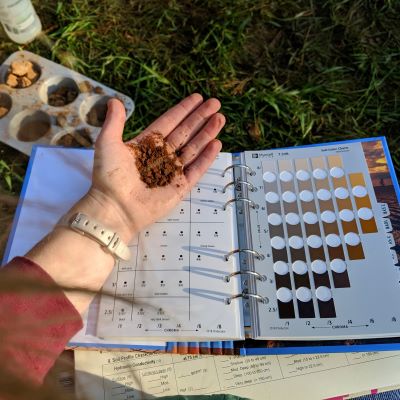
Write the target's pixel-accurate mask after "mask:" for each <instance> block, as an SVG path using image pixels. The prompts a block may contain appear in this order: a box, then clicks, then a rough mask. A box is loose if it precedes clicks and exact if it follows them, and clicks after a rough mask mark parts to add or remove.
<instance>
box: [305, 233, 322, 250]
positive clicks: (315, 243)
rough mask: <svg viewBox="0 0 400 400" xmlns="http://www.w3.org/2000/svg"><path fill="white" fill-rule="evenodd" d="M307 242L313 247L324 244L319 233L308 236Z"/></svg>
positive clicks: (316, 247)
mask: <svg viewBox="0 0 400 400" xmlns="http://www.w3.org/2000/svg"><path fill="white" fill-rule="evenodd" d="M307 244H308V246H309V247H312V248H313V249H318V248H319V247H321V246H322V239H321V238H320V237H319V236H317V235H311V236H309V237H308V238H307Z"/></svg>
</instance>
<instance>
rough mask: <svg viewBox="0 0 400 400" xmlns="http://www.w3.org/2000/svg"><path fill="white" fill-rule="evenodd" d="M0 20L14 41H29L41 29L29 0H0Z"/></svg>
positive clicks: (22, 42)
mask: <svg viewBox="0 0 400 400" xmlns="http://www.w3.org/2000/svg"><path fill="white" fill-rule="evenodd" d="M0 22H1V23H2V25H3V27H4V30H5V31H6V33H7V35H8V36H9V37H10V39H11V40H12V41H14V42H16V43H20V44H25V43H29V42H31V41H32V40H33V39H35V37H36V36H37V35H38V34H39V33H40V32H41V31H42V24H41V23H40V19H39V17H38V16H37V14H36V12H35V9H34V8H33V6H32V3H31V1H30V0H0Z"/></svg>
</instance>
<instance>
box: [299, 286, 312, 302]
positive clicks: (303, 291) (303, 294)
mask: <svg viewBox="0 0 400 400" xmlns="http://www.w3.org/2000/svg"><path fill="white" fill-rule="evenodd" d="M296 297H297V299H298V300H300V301H302V302H303V303H307V302H308V301H310V300H311V290H310V289H308V288H306V287H304V286H301V287H299V288H298V289H297V290H296Z"/></svg>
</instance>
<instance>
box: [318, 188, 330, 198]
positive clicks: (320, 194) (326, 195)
mask: <svg viewBox="0 0 400 400" xmlns="http://www.w3.org/2000/svg"><path fill="white" fill-rule="evenodd" d="M317 197H318V198H319V199H320V200H323V201H327V200H330V199H331V197H332V195H331V192H330V191H329V190H327V189H319V190H318V192H317Z"/></svg>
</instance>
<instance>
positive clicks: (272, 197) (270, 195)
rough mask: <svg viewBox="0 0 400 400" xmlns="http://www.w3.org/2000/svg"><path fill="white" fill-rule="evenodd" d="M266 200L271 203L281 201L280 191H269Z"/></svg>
mask: <svg viewBox="0 0 400 400" xmlns="http://www.w3.org/2000/svg"><path fill="white" fill-rule="evenodd" d="M265 200H266V201H267V202H268V203H271V204H275V203H277V202H278V201H279V196H278V193H275V192H268V193H267V194H266V195H265Z"/></svg>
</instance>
